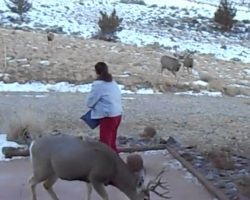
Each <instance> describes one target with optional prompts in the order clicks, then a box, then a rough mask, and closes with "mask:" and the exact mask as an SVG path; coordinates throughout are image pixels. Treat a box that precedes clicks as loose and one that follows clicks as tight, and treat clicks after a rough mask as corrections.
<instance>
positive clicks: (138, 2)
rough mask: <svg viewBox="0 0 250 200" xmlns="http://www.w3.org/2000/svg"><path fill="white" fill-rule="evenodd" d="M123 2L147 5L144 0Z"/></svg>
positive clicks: (122, 1) (124, 0)
mask: <svg viewBox="0 0 250 200" xmlns="http://www.w3.org/2000/svg"><path fill="white" fill-rule="evenodd" d="M121 3H127V4H139V5H144V6H145V5H146V3H145V2H144V1H143V0H121Z"/></svg>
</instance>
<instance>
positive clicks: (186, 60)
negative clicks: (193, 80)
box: [174, 50, 195, 73]
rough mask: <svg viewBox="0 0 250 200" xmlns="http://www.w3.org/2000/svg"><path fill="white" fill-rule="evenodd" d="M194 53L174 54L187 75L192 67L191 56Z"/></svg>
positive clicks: (192, 59)
mask: <svg viewBox="0 0 250 200" xmlns="http://www.w3.org/2000/svg"><path fill="white" fill-rule="evenodd" d="M194 53H195V51H189V50H186V51H184V52H175V53H174V56H175V57H176V58H178V59H179V60H180V61H181V62H182V63H183V69H184V68H186V69H187V71H188V73H189V69H193V67H194V57H193V54H194Z"/></svg>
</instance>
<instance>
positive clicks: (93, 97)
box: [87, 80, 122, 119]
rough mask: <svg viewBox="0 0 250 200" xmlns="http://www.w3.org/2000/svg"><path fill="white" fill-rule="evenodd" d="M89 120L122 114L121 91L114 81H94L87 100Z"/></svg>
mask: <svg viewBox="0 0 250 200" xmlns="http://www.w3.org/2000/svg"><path fill="white" fill-rule="evenodd" d="M87 106H88V107H89V108H90V109H91V118H92V119H100V118H103V117H115V116H119V115H121V114H122V105H121V90H120V88H119V86H118V84H117V83H116V82H115V81H112V82H105V81H102V80H96V81H94V82H93V83H92V88H91V91H90V93H89V95H88V98H87Z"/></svg>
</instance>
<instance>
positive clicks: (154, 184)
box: [146, 168, 170, 199]
mask: <svg viewBox="0 0 250 200" xmlns="http://www.w3.org/2000/svg"><path fill="white" fill-rule="evenodd" d="M164 172H165V168H163V169H162V170H161V171H160V172H159V173H158V174H157V175H156V177H155V178H154V179H153V180H150V181H149V182H148V184H147V186H146V188H147V190H148V191H152V192H153V193H155V194H156V195H157V196H159V197H161V198H164V199H170V197H169V196H167V194H168V193H169V188H168V186H167V185H166V184H167V182H166V181H162V175H163V173H164ZM157 188H161V189H163V190H164V192H159V191H157Z"/></svg>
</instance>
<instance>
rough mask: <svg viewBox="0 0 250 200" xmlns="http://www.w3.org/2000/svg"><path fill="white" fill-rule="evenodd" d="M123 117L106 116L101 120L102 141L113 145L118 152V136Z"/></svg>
mask: <svg viewBox="0 0 250 200" xmlns="http://www.w3.org/2000/svg"><path fill="white" fill-rule="evenodd" d="M121 118H122V116H121V115H119V116H117V117H104V118H102V119H101V121H100V141H101V142H103V143H104V144H106V145H108V146H109V147H111V148H112V149H113V150H114V151H115V152H117V153H118V150H117V148H116V136H117V129H118V127H119V125H120V122H121Z"/></svg>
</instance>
